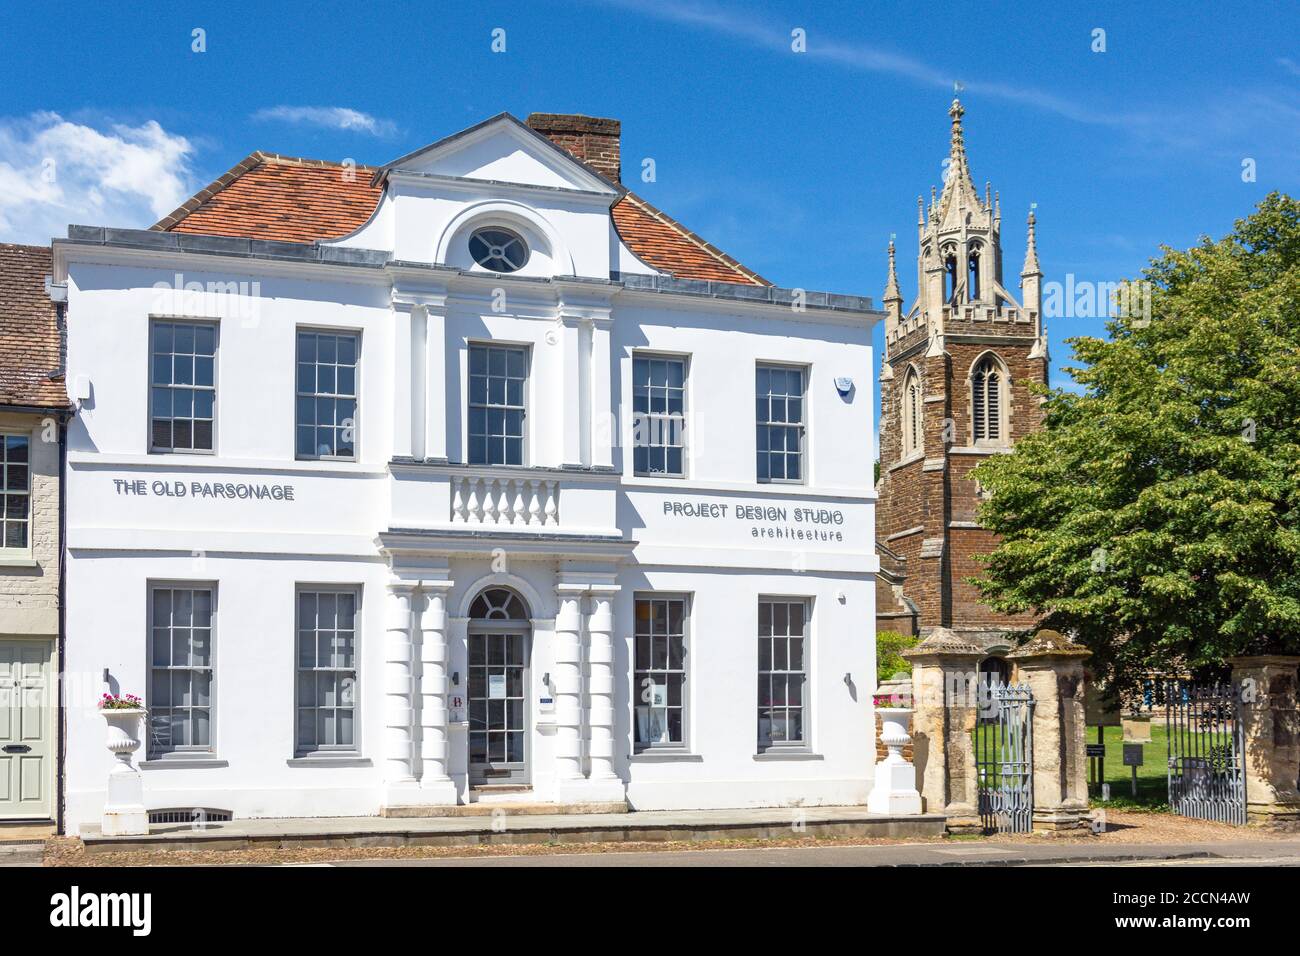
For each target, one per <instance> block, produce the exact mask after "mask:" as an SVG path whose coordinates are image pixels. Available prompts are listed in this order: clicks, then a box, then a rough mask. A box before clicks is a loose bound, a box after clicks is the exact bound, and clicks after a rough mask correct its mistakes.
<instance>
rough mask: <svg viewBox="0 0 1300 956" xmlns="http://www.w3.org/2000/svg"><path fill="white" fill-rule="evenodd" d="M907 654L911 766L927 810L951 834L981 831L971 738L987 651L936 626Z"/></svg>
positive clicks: (905, 655)
mask: <svg viewBox="0 0 1300 956" xmlns="http://www.w3.org/2000/svg"><path fill="white" fill-rule="evenodd" d="M903 656H904V657H906V658H907V659H908V660H910V661H911V662H912V695H913V707H914V708H915V711H916V712H915V715H914V716H913V718H912V727H913V730H912V753H913V760H912V762H913V763H914V764H915V765H916V775H917V782H918V786H917V789H918V790H920V791H921V799H922V801H923V802H924V810H925V812H926V813H942V814H945V815H946V816H947V817H948V823H947V826H948V829H949V830H950V831H952V832H955V833H963V832H967V833H977V832H979V831H980V830H981V829H982V826H981V824H980V817H979V790H978V781H977V780H976V776H975V745H974V741H973V740H972V739H971V734H972V732H973V731H974V730H975V719H976V717H977V716H978V708H979V702H978V692H977V689H978V683H979V662H980V658H982V657H983V656H984V651H983V649H982V648H980V647H978V646H976V645H975V644H971V643H968V642H967V641H963V640H962V639H961V638H959V637H958V636H957V635H956V634H954V633H953V632H952V631H951V630H949V629H948V628H946V627H936V628H935V629H934V630H933V631H931V632H930V635H929V637H927V638H926V639H925V640H923V641H922V642H921V643H920V644H918V645H916V647H913V648H909V649H908V650H906V651H903Z"/></svg>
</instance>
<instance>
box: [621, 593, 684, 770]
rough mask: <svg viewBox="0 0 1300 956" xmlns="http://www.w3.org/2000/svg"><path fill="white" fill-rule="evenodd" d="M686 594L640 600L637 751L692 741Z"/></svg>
mask: <svg viewBox="0 0 1300 956" xmlns="http://www.w3.org/2000/svg"><path fill="white" fill-rule="evenodd" d="M687 620H688V615H687V598H686V596H685V595H660V594H647V595H643V596H638V597H637V599H636V620H635V623H634V641H635V649H634V654H635V658H636V673H635V681H636V686H635V687H634V688H633V693H634V694H635V695H636V703H635V705H634V707H633V712H634V714H635V718H636V719H635V725H636V726H635V733H636V747H637V749H646V748H653V747H682V746H684V745H685V743H686V628H687Z"/></svg>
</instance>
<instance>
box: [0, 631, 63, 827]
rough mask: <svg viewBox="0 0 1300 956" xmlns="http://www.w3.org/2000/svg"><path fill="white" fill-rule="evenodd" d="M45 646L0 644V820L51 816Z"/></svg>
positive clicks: (50, 701)
mask: <svg viewBox="0 0 1300 956" xmlns="http://www.w3.org/2000/svg"><path fill="white" fill-rule="evenodd" d="M52 647H53V642H51V641H0V820H5V819H8V820H48V819H50V818H51V817H52V816H53V815H54V792H53V791H54V703H55V694H54V685H53V681H52V678H51V670H50V651H51V648H52Z"/></svg>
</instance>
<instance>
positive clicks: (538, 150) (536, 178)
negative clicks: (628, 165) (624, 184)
mask: <svg viewBox="0 0 1300 956" xmlns="http://www.w3.org/2000/svg"><path fill="white" fill-rule="evenodd" d="M399 171H400V172H407V173H425V174H431V175H435V176H451V177H455V178H459V179H479V180H485V181H493V182H505V183H514V184H518V185H522V186H540V187H544V188H548V189H569V190H579V191H583V192H600V193H608V194H609V195H611V196H614V195H617V194H618V192H619V191H620V190H619V189H618V187H617V186H616V185H615V184H613V183H611V182H610V181H609V180H607V179H605V178H604V177H603V176H601V175H600V174H599V173H597V172H595V171H594V170H592V169H590V168H588V167H587V166H585V165H583V164H582V163H580V162H578V161H577V160H575V159H574V158H573V157H571V156H570V155H569V154H568V153H566V152H564V151H563V150H561V149H560V148H559V147H557V146H556V145H555V144H554V143H552V142H551V141H550V140H548V139H546V138H545V137H544V136H541V135H539V134H537V133H535V132H534V131H533V130H531V129H529V128H528V127H527V126H525V125H524V124H523V123H521V122H520V121H519V120H517V119H516V118H515V117H513V116H511V115H510V114H508V113H502V114H500V115H498V116H494V117H493V118H492V119H489V120H486V121H485V122H483V123H479V124H478V125H476V126H471V127H470V128H469V129H467V130H462V131H461V132H459V133H455V134H453V135H451V136H448V137H447V138H446V139H442V140H439V141H438V142H436V143H431V144H430V145H428V146H425V147H423V148H421V149H418V150H416V151H415V152H413V153H408V154H407V155H405V156H403V157H401V158H400V159H396V160H394V161H393V162H391V163H389V164H387V165H385V166H382V167H380V168H379V170H378V171H377V172H376V173H375V182H376V183H379V182H382V181H383V180H384V178H386V177H387V176H388V175H389V174H390V173H393V172H399Z"/></svg>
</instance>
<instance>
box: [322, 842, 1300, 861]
mask: <svg viewBox="0 0 1300 956" xmlns="http://www.w3.org/2000/svg"><path fill="white" fill-rule="evenodd" d="M306 865H314V866H322V865H324V866H336V867H344V866H346V867H367V866H385V867H387V866H437V867H448V866H475V867H480V866H488V867H493V866H522V867H538V866H541V867H546V866H566V867H572V866H578V867H583V866H598V867H603V866H615V867H643V866H644V867H668V866H686V867H707V866H742V867H781V866H817V867H826V866H830V867H862V866H945V867H947V866H1151V865H1159V866H1300V841H1297V840H1276V841H1264V840H1252V841H1243V842H1239V843H1223V842H1218V843H1199V844H1198V843H1188V844H1144V843H1133V844H1121V843H1116V844H1109V845H1107V846H1105V847H1098V846H1089V845H1087V844H1071V845H1067V844H1058V845H1053V844H1033V845H1027V844H1019V843H1009V844H1008V843H995V842H991V841H990V842H980V843H978V844H977V843H974V842H971V843H953V844H944V843H910V844H889V845H873V846H798V847H753V848H749V847H746V848H741V849H709V850H673V851H668V852H631V853H624V852H620V851H618V850H610V851H607V852H603V853H599V854H540V855H526V856H525V855H518V856H515V855H509V856H480V857H436V858H428V859H399V860H393V859H385V860H347V861H339V862H325V863H315V864H306Z"/></svg>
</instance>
